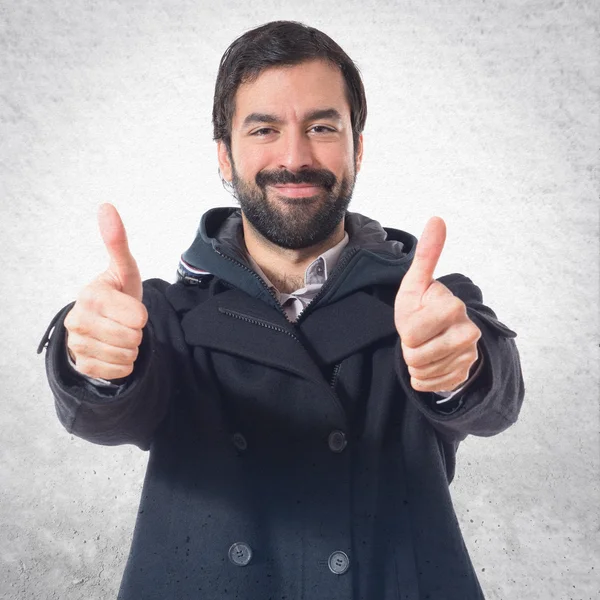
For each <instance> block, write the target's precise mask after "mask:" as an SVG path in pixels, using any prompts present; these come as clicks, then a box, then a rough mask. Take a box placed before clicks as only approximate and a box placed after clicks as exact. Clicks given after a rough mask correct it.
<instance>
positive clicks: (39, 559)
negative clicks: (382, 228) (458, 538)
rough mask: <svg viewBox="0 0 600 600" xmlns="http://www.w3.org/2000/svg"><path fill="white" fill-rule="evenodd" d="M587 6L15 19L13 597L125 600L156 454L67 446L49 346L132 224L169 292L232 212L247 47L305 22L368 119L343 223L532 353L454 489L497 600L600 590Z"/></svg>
mask: <svg viewBox="0 0 600 600" xmlns="http://www.w3.org/2000/svg"><path fill="white" fill-rule="evenodd" d="M597 13H598V3H597V2H594V1H593V0H589V1H580V2H577V1H574V0H573V1H567V2H561V1H553V0H548V1H542V0H534V1H522V2H516V1H512V2H506V1H504V2H502V1H499V2H483V1H477V0H453V1H446V0H435V1H432V2H420V1H416V0H415V1H413V2H399V3H392V2H387V1H383V0H382V1H377V2H374V1H372V0H371V1H369V0H366V1H365V0H361V1H358V0H356V1H352V2H337V3H334V2H329V3H323V4H318V3H314V2H303V3H300V2H295V1H288V2H274V1H267V2H262V3H260V4H259V3H248V2H232V1H226V2H220V3H219V2H202V1H200V0H189V1H188V0H179V1H173V2H160V1H158V0H155V1H142V0H136V1H132V0H129V1H127V0H104V1H103V2H97V3H96V2H76V1H73V2H65V1H64V0H51V1H48V0H46V1H44V2H42V1H38V2H34V1H31V0H21V1H19V2H17V1H10V0H4V1H3V2H0V86H1V87H0V124H1V131H0V202H1V208H2V218H1V219H0V258H1V260H2V267H1V269H0V289H1V290H2V297H1V300H0V302H1V306H0V331H1V332H2V348H1V350H0V370H1V371H0V384H1V389H2V392H1V402H2V404H1V406H0V415H1V416H0V419H1V427H0V597H2V598H10V599H13V598H19V599H33V598H53V599H54V598H56V599H61V600H80V599H82V600H83V599H85V600H90V599H92V600H95V599H112V598H114V597H115V595H116V589H117V587H118V583H119V581H120V577H121V574H122V570H123V567H124V561H125V559H126V556H127V552H128V547H129V542H130V539H131V533H132V527H133V523H134V518H135V514H136V510H137V501H138V497H139V492H140V486H141V481H142V476H143V473H144V468H145V463H146V460H147V455H146V454H145V453H143V452H141V451H139V450H137V449H135V448H132V447H118V448H107V447H100V446H93V445H91V444H88V443H85V442H83V441H81V440H78V439H76V438H73V437H71V436H70V435H69V434H67V433H66V432H65V431H64V430H63V429H62V428H61V427H60V425H59V423H58V421H57V419H56V417H55V414H54V408H53V404H52V399H51V395H50V391H49V389H48V387H47V384H46V381H45V374H44V369H43V358H42V357H40V356H37V355H36V354H35V348H36V345H37V343H38V341H39V339H40V337H41V336H42V334H43V332H44V329H45V327H46V325H47V324H48V322H49V321H50V319H51V318H52V316H53V315H54V314H55V312H56V311H57V310H58V309H59V308H61V307H62V306H63V305H64V304H66V303H67V302H69V301H70V300H72V299H73V298H74V297H75V295H76V294H77V291H78V290H79V288H80V287H81V286H82V285H84V284H86V283H87V282H88V281H89V280H90V279H91V278H93V277H95V276H96V274H97V273H98V272H100V271H101V270H103V269H104V268H105V267H106V264H107V259H106V255H105V252H104V248H103V246H102V243H101V240H100V237H99V234H98V232H97V226H96V209H97V206H98V204H99V203H101V202H103V201H111V202H113V203H115V204H116V205H117V207H118V208H119V210H120V212H121V214H122V216H123V218H124V221H125V224H126V227H127V229H128V232H129V236H130V241H131V247H132V251H133V253H134V255H135V256H136V257H137V259H138V262H139V264H140V268H141V271H142V276H143V277H144V278H149V277H162V278H164V279H167V280H169V281H172V280H173V279H174V272H175V267H176V263H177V260H178V256H179V254H180V253H181V252H182V251H183V250H184V249H185V248H187V246H188V245H189V243H190V242H191V240H192V238H193V236H194V232H195V229H196V227H197V224H198V221H199V218H200V215H201V214H202V213H203V212H204V211H205V210H207V209H208V208H210V207H212V206H219V205H232V204H233V202H232V200H231V199H230V197H229V196H228V195H227V194H226V192H225V191H224V190H223V189H222V187H221V184H220V181H219V179H218V177H217V163H216V152H215V145H214V143H213V142H212V141H211V129H210V113H211V101H212V94H213V85H214V79H215V75H216V70H217V66H218V61H219V59H220V57H221V54H222V53H223V51H224V50H225V48H226V47H227V46H228V44H229V43H230V42H231V41H232V40H233V39H234V38H235V37H237V36H238V35H239V34H241V33H242V32H243V31H245V30H247V29H249V28H251V27H254V26H256V25H259V24H262V23H264V22H266V21H270V20H273V19H278V18H292V19H296V20H303V21H306V22H307V23H309V24H312V25H314V26H316V27H319V28H321V29H323V30H324V31H326V32H327V33H328V34H330V35H331V36H332V37H333V38H334V39H336V40H337V41H338V42H339V43H340V44H341V45H342V47H344V49H345V50H346V51H347V52H348V53H349V54H350V56H351V57H353V58H354V60H355V61H356V62H357V63H358V66H359V67H360V69H361V71H362V74H363V76H364V80H365V85H366V90H367V97H368V101H369V117H368V119H367V127H366V130H365V142H366V144H365V146H366V150H365V161H364V167H363V171H362V172H361V174H360V176H359V180H358V185H357V188H356V193H355V199H354V201H353V204H352V205H351V210H354V211H357V212H362V213H363V214H368V215H370V216H372V217H374V218H377V219H378V220H380V221H381V222H382V223H383V224H384V225H386V226H391V227H397V228H401V229H405V230H407V231H411V232H413V233H415V234H416V235H420V233H421V231H422V227H423V225H424V224H425V222H426V220H427V218H428V217H429V216H431V215H434V214H438V215H440V216H442V217H444V218H445V220H446V222H447V225H448V240H447V244H446V250H445V253H444V255H443V256H442V260H441V263H440V266H439V269H438V271H437V274H438V275H441V274H443V273H448V272H453V271H458V272H463V273H465V274H467V275H469V276H470V277H471V278H472V279H473V280H474V281H475V282H476V283H477V284H478V285H479V286H480V287H481V288H482V289H483V291H484V298H485V300H486V301H487V303H488V304H489V305H490V306H492V307H493V308H494V309H495V310H496V312H497V313H498V315H499V317H500V318H501V319H502V320H504V321H505V322H506V323H507V324H508V325H509V326H510V327H512V328H514V329H516V331H517V332H518V333H519V337H518V338H517V342H518V347H519V350H520V352H521V356H522V364H523V370H524V373H525V380H526V387H527V394H526V401H525V405H524V407H523V411H522V414H521V418H520V420H519V422H518V423H517V424H516V425H515V426H514V427H512V428H511V429H510V430H508V431H507V432H505V433H503V434H501V435H500V436H498V437H495V438H488V439H484V438H469V439H468V440H467V441H466V442H465V443H464V444H463V445H462V446H461V448H460V450H459V464H458V470H457V477H456V480H455V482H454V483H453V485H452V490H453V496H454V500H455V504H456V508H457V513H458V515H459V519H460V521H461V523H462V526H463V530H464V534H465V538H466V542H467V545H468V547H469V549H470V551H471V554H472V558H473V562H474V564H475V566H476V569H477V571H478V573H479V575H480V579H481V582H482V585H483V587H484V589H485V591H486V594H487V597H488V598H490V599H519V600H520V599H524V598H527V599H540V600H549V599H554V598H559V599H574V600H581V599H592V598H594V599H597V598H598V597H600V596H599V594H600V589H599V588H600V584H599V573H598V571H599V570H600V566H599V565H600V548H599V546H600V543H599V538H598V536H599V520H600V517H599V508H598V507H599V504H600V503H599V499H600V498H599V470H600V469H599V436H598V433H599V411H598V406H599V403H598V400H599V398H598V389H599V386H598V384H599V381H598V355H599V351H598V346H599V341H600V340H599V336H598V283H599V275H598V274H599V270H598V256H599V253H598V167H597V165H598V143H599V141H600V135H599V131H598V130H599V119H598V101H599V97H598V84H599V83H600V77H599V75H600V74H599V63H598V57H599V56H600V48H599V47H598V29H599V26H598V14H597Z"/></svg>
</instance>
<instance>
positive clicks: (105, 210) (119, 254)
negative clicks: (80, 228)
mask: <svg viewBox="0 0 600 600" xmlns="http://www.w3.org/2000/svg"><path fill="white" fill-rule="evenodd" d="M98 226H99V228H100V235H101V236H102V240H103V241H104V245H105V246H106V250H107V251H108V255H109V257H110V264H109V266H108V272H109V275H110V276H112V278H113V280H115V281H116V282H117V283H118V288H119V291H121V292H123V293H124V294H127V295H128V296H132V297H133V298H136V299H137V300H139V301H140V302H141V300H142V278H141V277H140V271H139V269H138V266H137V263H136V262H135V259H134V258H133V256H132V255H131V252H130V251H129V245H128V244H127V233H126V232H125V226H124V225H123V221H122V220H121V217H120V216H119V213H118V212H117V209H116V208H115V207H114V206H113V205H112V204H108V203H105V204H101V205H100V208H99V209H98Z"/></svg>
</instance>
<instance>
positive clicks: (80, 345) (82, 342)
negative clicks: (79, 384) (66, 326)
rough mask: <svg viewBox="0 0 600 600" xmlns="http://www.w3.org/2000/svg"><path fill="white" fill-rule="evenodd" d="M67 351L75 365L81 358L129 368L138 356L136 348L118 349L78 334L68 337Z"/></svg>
mask: <svg viewBox="0 0 600 600" xmlns="http://www.w3.org/2000/svg"><path fill="white" fill-rule="evenodd" d="M69 350H71V351H72V353H73V354H74V356H75V364H78V362H79V361H81V359H82V358H93V359H96V360H98V361H100V362H105V363H111V364H114V365H121V366H130V365H133V363H134V362H135V361H136V359H137V357H138V355H139V348H138V347H136V348H118V347H116V346H111V345H109V344H105V343H104V342H101V341H100V340H96V339H94V338H90V337H84V336H82V335H80V334H78V333H71V334H70V335H69Z"/></svg>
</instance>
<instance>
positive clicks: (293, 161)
mask: <svg viewBox="0 0 600 600" xmlns="http://www.w3.org/2000/svg"><path fill="white" fill-rule="evenodd" d="M280 141H281V147H280V155H279V167H280V168H285V169H287V170H288V171H292V172H295V171H299V170H300V169H303V168H307V167H312V166H313V164H314V156H313V151H312V147H311V143H310V139H309V138H308V136H307V135H306V134H305V133H304V132H303V131H287V132H286V133H285V135H283V136H281V140H280Z"/></svg>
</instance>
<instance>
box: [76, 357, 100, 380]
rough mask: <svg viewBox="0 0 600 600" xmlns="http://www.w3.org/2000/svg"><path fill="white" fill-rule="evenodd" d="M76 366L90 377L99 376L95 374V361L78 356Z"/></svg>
mask: <svg viewBox="0 0 600 600" xmlns="http://www.w3.org/2000/svg"><path fill="white" fill-rule="evenodd" d="M75 368H76V369H77V371H79V372H80V373H81V374H82V375H87V376H88V377H97V375H96V374H95V366H94V363H93V362H92V361H90V360H88V359H86V358H84V357H77V363H76V364H75Z"/></svg>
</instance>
